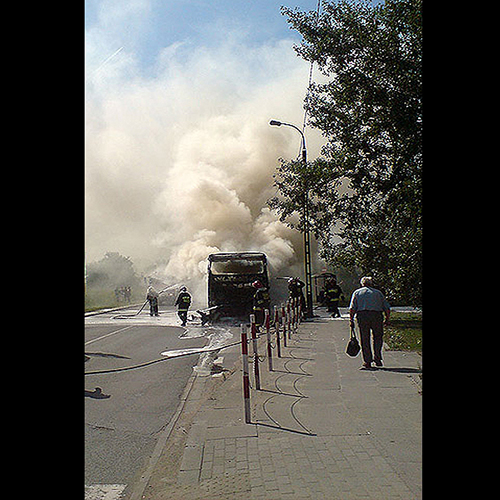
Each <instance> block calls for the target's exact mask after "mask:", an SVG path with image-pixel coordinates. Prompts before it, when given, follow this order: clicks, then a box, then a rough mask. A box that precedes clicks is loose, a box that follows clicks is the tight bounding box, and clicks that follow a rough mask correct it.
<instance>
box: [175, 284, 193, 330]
mask: <svg viewBox="0 0 500 500" xmlns="http://www.w3.org/2000/svg"><path fill="white" fill-rule="evenodd" d="M174 305H176V306H177V314H178V316H179V318H180V319H181V321H182V326H186V322H187V314H188V310H189V306H190V305H191V295H189V293H188V291H187V288H186V287H185V286H183V287H182V288H181V289H180V293H179V295H178V296H177V300H176V301H175V304H174Z"/></svg>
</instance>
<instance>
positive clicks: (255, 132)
mask: <svg viewBox="0 0 500 500" xmlns="http://www.w3.org/2000/svg"><path fill="white" fill-rule="evenodd" d="M86 44H87V73H86V138H85V140H86V166H85V203H86V206H85V234H86V260H87V262H91V261H93V260H98V259H100V258H102V256H103V255H104V253H105V252H113V251H116V252H120V253H121V254H123V255H126V256H129V257H130V258H131V259H132V260H133V261H134V263H136V265H137V266H138V267H140V266H141V265H143V266H151V265H152V264H154V263H156V266H157V269H156V271H157V275H159V276H162V277H164V278H165V280H166V281H167V282H168V281H169V280H170V281H171V282H184V281H185V282H187V283H189V284H191V286H192V287H194V290H193V291H194V292H195V293H196V294H198V290H199V293H200V294H201V295H203V294H205V293H206V291H205V289H204V277H205V273H206V265H207V262H206V258H207V256H208V254H209V253H212V252H218V251H245V250H255V251H262V252H264V253H266V255H267V256H268V258H269V261H270V264H271V266H272V269H273V271H274V272H275V273H276V274H279V273H280V272H285V271H286V272H290V270H291V269H292V270H293V269H295V272H296V273H297V274H299V273H300V270H301V262H302V236H301V235H300V234H299V233H297V232H296V231H292V230H290V229H289V228H287V227H286V226H285V225H284V224H282V223H280V222H279V221H278V220H277V217H276V216H275V214H273V213H272V212H270V211H269V209H268V208H267V207H266V201H267V199H269V198H270V197H271V196H273V195H274V194H275V188H273V178H272V175H273V173H274V172H275V170H276V167H277V166H278V158H279V157H284V158H292V157H296V156H297V155H298V152H299V146H300V136H299V135H298V133H297V132H295V131H293V130H291V129H289V128H288V129H287V128H285V127H281V128H280V129H278V128H276V127H270V126H269V120H270V119H272V118H276V119H280V120H283V121H288V122H291V123H296V124H298V125H300V124H301V123H302V120H303V109H302V102H303V99H304V96H305V92H306V88H307V83H308V76H309V67H308V65H307V64H306V63H305V62H304V61H303V60H301V59H299V58H298V57H297V56H296V55H295V53H294V51H293V49H292V41H291V40H281V41H273V42H270V43H267V44H261V45H258V46H248V45H247V44H245V41H244V37H242V36H240V35H239V34H238V33H227V36H226V37H224V38H223V39H221V41H220V42H219V43H217V44H215V45H214V44H212V45H211V46H210V47H208V46H207V47H204V46H197V47H194V46H191V45H190V44H189V43H187V42H186V43H182V42H179V43H174V44H172V45H170V46H168V47H165V48H164V49H163V50H162V51H161V53H160V54H159V55H158V57H157V60H156V61H155V63H154V64H153V65H152V66H150V67H148V68H147V69H145V68H141V67H140V65H139V64H138V62H137V59H136V57H135V55H134V51H133V49H129V48H128V47H127V46H123V47H122V46H120V45H118V44H116V43H115V44H113V39H112V38H111V39H106V38H105V37H103V36H102V33H100V32H99V31H98V30H97V29H95V30H94V31H89V32H88V33H87V34H86ZM308 141H309V143H308V146H309V148H308V149H309V156H310V158H311V157H312V156H311V154H312V155H314V152H315V151H318V150H319V147H320V145H321V140H320V138H319V137H317V136H315V135H314V134H312V133H311V134H308Z"/></svg>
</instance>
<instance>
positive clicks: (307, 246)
mask: <svg viewBox="0 0 500 500" xmlns="http://www.w3.org/2000/svg"><path fill="white" fill-rule="evenodd" d="M269 125H273V126H276V127H281V125H285V126H286V127H292V128H294V129H295V130H297V132H299V134H300V135H301V136H302V161H303V162H304V168H307V150H306V138H305V137H304V134H303V132H302V130H300V129H299V128H298V127H296V126H295V125H292V124H291V123H284V122H280V121H278V120H271V121H270V122H269ZM303 214H304V271H305V276H306V311H305V315H304V316H305V317H306V318H312V317H313V306H312V271H311V241H310V235H309V200H308V187H307V184H306V185H305V190H304V208H303Z"/></svg>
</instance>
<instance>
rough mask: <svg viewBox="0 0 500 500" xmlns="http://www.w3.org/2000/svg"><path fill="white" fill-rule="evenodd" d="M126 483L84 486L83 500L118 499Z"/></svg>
mask: <svg viewBox="0 0 500 500" xmlns="http://www.w3.org/2000/svg"><path fill="white" fill-rule="evenodd" d="M126 486H127V485H126V484H93V485H92V486H85V500H118V499H119V498H120V497H121V496H122V493H123V490H124V489H125V488H126Z"/></svg>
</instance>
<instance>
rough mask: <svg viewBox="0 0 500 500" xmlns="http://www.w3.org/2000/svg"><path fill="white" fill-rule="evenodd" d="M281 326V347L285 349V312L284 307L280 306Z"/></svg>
mask: <svg viewBox="0 0 500 500" xmlns="http://www.w3.org/2000/svg"><path fill="white" fill-rule="evenodd" d="M281 324H282V325H283V345H284V346H285V347H286V310H285V306H284V305H282V306H281Z"/></svg>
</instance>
